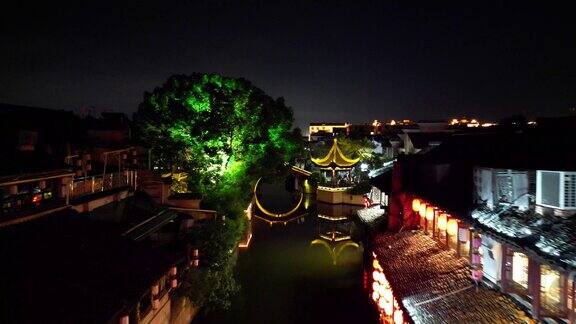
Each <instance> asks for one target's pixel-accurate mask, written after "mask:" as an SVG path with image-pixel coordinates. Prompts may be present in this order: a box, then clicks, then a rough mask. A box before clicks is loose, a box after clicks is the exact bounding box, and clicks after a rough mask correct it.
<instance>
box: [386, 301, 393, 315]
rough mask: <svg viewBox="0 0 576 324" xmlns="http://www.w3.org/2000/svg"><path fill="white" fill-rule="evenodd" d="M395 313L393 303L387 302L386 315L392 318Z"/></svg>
mask: <svg viewBox="0 0 576 324" xmlns="http://www.w3.org/2000/svg"><path fill="white" fill-rule="evenodd" d="M393 311H394V304H393V303H392V301H386V304H385V305H384V314H386V316H390V315H392V312H393Z"/></svg>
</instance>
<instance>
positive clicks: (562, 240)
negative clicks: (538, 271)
mask: <svg viewBox="0 0 576 324" xmlns="http://www.w3.org/2000/svg"><path fill="white" fill-rule="evenodd" d="M472 218H474V219H475V220H476V221H477V222H478V223H479V225H480V226H482V228H483V229H485V230H488V231H489V232H493V233H494V234H495V235H497V236H500V237H502V238H504V239H506V240H509V241H512V242H514V243H517V245H519V246H521V247H523V248H527V249H529V250H531V251H534V252H536V253H537V254H538V255H540V256H541V257H542V258H544V259H547V260H549V261H551V262H553V263H559V265H560V266H562V267H569V268H571V269H572V270H576V233H575V232H574V228H575V227H576V219H574V218H562V217H557V216H552V215H542V214H539V213H536V212H535V211H527V212H520V211H517V210H514V209H502V210H498V211H492V210H489V209H477V210H475V211H473V212H472Z"/></svg>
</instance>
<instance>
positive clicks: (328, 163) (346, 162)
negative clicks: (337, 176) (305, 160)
mask: <svg viewBox="0 0 576 324" xmlns="http://www.w3.org/2000/svg"><path fill="white" fill-rule="evenodd" d="M310 160H311V161H312V163H314V164H316V165H317V166H321V167H331V168H334V167H341V168H349V167H353V166H354V165H355V164H356V163H358V162H359V161H360V158H359V157H358V158H355V159H349V158H347V157H346V156H344V154H343V153H342V151H341V150H340V148H339V147H338V144H337V141H336V139H334V143H333V144H332V147H331V148H330V151H328V154H326V156H325V157H323V158H319V159H316V158H313V157H311V158H310Z"/></svg>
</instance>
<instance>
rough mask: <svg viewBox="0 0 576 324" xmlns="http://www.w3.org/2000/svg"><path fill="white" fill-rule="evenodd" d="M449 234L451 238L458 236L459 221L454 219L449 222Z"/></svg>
mask: <svg viewBox="0 0 576 324" xmlns="http://www.w3.org/2000/svg"><path fill="white" fill-rule="evenodd" d="M447 232H448V235H450V236H453V235H456V234H458V220H456V219H454V218H452V219H451V220H449V221H448V228H447Z"/></svg>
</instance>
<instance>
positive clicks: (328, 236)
mask: <svg viewBox="0 0 576 324" xmlns="http://www.w3.org/2000/svg"><path fill="white" fill-rule="evenodd" d="M319 236H320V237H321V238H323V239H325V240H327V241H331V242H340V241H346V240H350V239H352V237H351V236H350V235H348V234H344V233H342V232H340V231H336V230H334V231H328V232H326V233H320V235H319Z"/></svg>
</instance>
